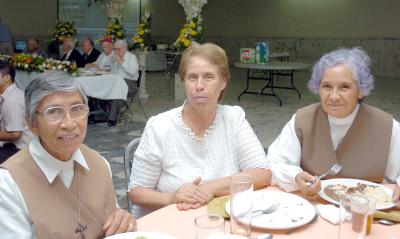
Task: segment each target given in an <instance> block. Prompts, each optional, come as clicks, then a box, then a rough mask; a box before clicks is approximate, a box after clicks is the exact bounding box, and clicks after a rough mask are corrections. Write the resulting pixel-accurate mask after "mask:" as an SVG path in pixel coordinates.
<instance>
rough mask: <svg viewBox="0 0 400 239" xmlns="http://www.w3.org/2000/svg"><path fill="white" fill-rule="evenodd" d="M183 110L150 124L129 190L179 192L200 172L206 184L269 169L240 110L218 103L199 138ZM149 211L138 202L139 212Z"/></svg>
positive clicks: (134, 161) (135, 158) (262, 151)
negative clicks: (136, 188)
mask: <svg viewBox="0 0 400 239" xmlns="http://www.w3.org/2000/svg"><path fill="white" fill-rule="evenodd" d="M182 109H183V106H181V107H178V108H175V109H172V110H170V111H167V112H164V113H161V114H159V115H157V116H154V117H151V118H150V119H149V121H148V122H147V125H146V127H145V129H144V132H143V136H142V139H141V141H140V144H139V146H138V149H137V150H136V152H135V156H134V160H133V165H132V172H131V176H130V183H129V191H130V190H131V189H132V188H135V187H148V188H153V189H155V190H156V191H159V192H175V191H176V190H177V189H178V188H179V187H180V186H181V185H182V184H184V183H189V182H192V181H193V180H194V179H195V178H196V177H199V176H200V177H201V179H202V182H203V183H204V182H207V181H208V180H211V179H216V178H221V177H225V176H229V175H232V174H234V173H237V172H239V171H241V170H244V169H250V168H256V167H261V168H265V167H267V161H266V155H265V152H264V149H263V147H262V145H261V143H260V141H259V140H258V138H257V136H256V135H255V134H254V132H253V130H252V128H251V126H250V124H249V123H248V122H247V120H246V118H245V113H244V111H243V109H242V108H240V107H239V106H227V105H218V106H217V114H216V117H215V120H214V122H213V124H212V125H211V126H210V127H209V128H208V130H207V131H206V133H205V135H204V138H198V137H196V136H195V135H194V133H193V132H192V131H191V130H190V129H189V128H187V127H186V126H185V125H184V123H183V120H182ZM135 211H136V212H135ZM147 212H148V211H147ZM145 213H146V212H145V211H144V210H142V209H140V208H139V207H138V206H134V214H135V216H142V215H143V214H145Z"/></svg>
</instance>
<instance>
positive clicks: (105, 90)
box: [15, 71, 128, 100]
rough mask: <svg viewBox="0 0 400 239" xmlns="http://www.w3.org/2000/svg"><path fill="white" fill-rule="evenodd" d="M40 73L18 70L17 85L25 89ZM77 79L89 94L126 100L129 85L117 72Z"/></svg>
mask: <svg viewBox="0 0 400 239" xmlns="http://www.w3.org/2000/svg"><path fill="white" fill-rule="evenodd" d="M39 74H40V73H38V72H30V73H29V72H25V71H17V72H16V76H15V83H16V85H17V86H18V87H19V88H20V89H22V90H25V88H26V87H27V86H28V84H29V83H30V82H31V81H32V80H33V79H34V78H36V77H37V76H38V75H39ZM76 80H77V81H78V82H79V83H80V84H81V86H82V88H83V89H84V91H85V93H86V94H87V95H88V96H91V97H94V98H98V99H103V100H119V99H120V100H126V96H127V95H128V85H127V84H126V82H125V80H124V79H123V78H122V77H121V76H119V75H115V74H104V75H96V76H80V77H76Z"/></svg>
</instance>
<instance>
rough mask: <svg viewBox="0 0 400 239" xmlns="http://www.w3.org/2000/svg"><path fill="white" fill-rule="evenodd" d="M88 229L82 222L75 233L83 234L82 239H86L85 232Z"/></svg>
mask: <svg viewBox="0 0 400 239" xmlns="http://www.w3.org/2000/svg"><path fill="white" fill-rule="evenodd" d="M86 229H87V226H86V225H85V224H82V223H80V222H78V227H77V228H76V229H75V233H80V234H81V238H82V239H85V234H83V232H84V231H85V230H86Z"/></svg>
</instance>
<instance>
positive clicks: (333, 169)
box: [307, 163, 342, 186]
mask: <svg viewBox="0 0 400 239" xmlns="http://www.w3.org/2000/svg"><path fill="white" fill-rule="evenodd" d="M340 170H342V165H340V164H338V163H336V164H334V165H333V166H332V167H331V168H330V169H329V170H328V171H326V172H325V173H323V174H321V175H319V176H317V177H316V178H315V180H319V179H322V178H324V177H326V176H328V175H335V174H337V173H338V172H339V171H340ZM312 184H313V182H307V186H311V185H312Z"/></svg>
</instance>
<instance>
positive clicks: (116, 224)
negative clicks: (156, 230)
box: [103, 208, 136, 237]
mask: <svg viewBox="0 0 400 239" xmlns="http://www.w3.org/2000/svg"><path fill="white" fill-rule="evenodd" d="M103 230H104V231H105V233H106V237H108V236H111V235H114V234H118V233H123V232H133V231H136V220H135V218H133V216H132V215H131V214H130V213H129V212H127V211H125V210H123V209H121V208H117V209H115V211H114V212H113V214H112V215H111V216H110V217H109V218H108V219H107V221H106V223H105V224H104V226H103Z"/></svg>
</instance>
